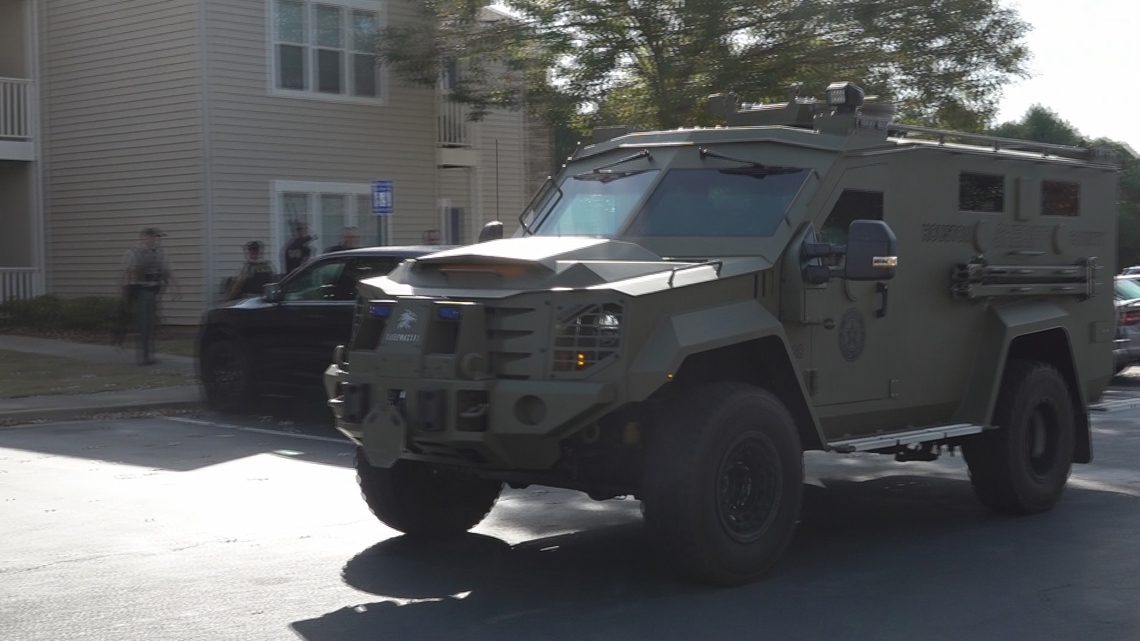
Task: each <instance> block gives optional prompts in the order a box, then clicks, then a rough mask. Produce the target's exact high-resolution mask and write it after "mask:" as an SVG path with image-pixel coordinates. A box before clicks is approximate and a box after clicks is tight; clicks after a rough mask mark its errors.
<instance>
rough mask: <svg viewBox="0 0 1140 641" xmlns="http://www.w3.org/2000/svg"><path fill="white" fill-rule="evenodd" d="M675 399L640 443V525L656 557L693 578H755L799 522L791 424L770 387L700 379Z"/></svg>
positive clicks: (797, 459) (798, 454)
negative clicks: (642, 465) (642, 471)
mask: <svg viewBox="0 0 1140 641" xmlns="http://www.w3.org/2000/svg"><path fill="white" fill-rule="evenodd" d="M678 400H679V402H677V403H675V404H674V406H673V407H672V408H671V411H670V412H668V413H666V414H664V415H663V418H662V420H661V422H660V423H659V424H658V426H657V427H656V428H655V429H654V431H653V433H652V434H651V436H650V439H651V440H650V442H649V443H648V449H647V452H646V462H645V478H644V483H643V506H644V515H645V526H646V529H647V530H648V532H649V536H650V538H651V540H652V542H653V544H654V546H655V547H656V548H657V550H658V552H659V553H660V554H661V555H662V558H663V560H664V561H665V562H666V563H668V564H670V565H673V566H674V567H675V568H676V569H677V570H679V571H680V572H681V573H682V574H683V575H686V576H688V577H689V578H691V579H694V580H696V581H699V582H702V583H709V584H714V585H740V584H743V583H748V582H750V581H754V580H756V579H758V578H759V577H760V576H762V575H763V574H764V573H765V572H767V571H768V570H769V569H770V568H771V567H772V565H773V564H775V562H776V561H777V560H778V559H779V558H780V555H781V554H782V553H783V552H784V549H785V548H787V546H788V544H789V543H790V542H791V540H792V535H793V534H794V533H795V529H796V524H797V522H798V521H799V517H800V506H801V503H802V502H803V475H804V468H803V448H802V446H801V444H800V437H799V433H798V432H797V430H796V425H795V421H794V420H793V419H792V416H791V414H789V413H788V410H787V408H785V407H784V404H783V403H781V402H780V400H779V399H777V398H776V397H775V396H774V395H773V394H771V393H770V392H767V391H765V390H762V389H758V388H756V387H752V386H750V385H743V384H737V383H718V384H713V385H708V386H704V387H701V388H698V389H695V390H693V391H692V392H691V393H689V394H686V395H685V396H684V397H683V398H681V399H678ZM756 488H760V490H759V491H757V490H756Z"/></svg>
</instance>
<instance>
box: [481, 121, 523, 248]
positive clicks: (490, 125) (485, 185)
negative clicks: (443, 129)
mask: <svg viewBox="0 0 1140 641" xmlns="http://www.w3.org/2000/svg"><path fill="white" fill-rule="evenodd" d="M525 125H526V122H525V115H524V114H523V112H521V111H498V110H497V111H492V112H491V113H489V114H487V116H486V117H485V118H484V119H483V120H482V121H481V122H479V123H478V126H477V130H476V141H477V142H476V144H477V148H478V152H479V169H480V172H481V174H482V178H481V180H480V191H481V192H482V193H481V198H480V209H481V211H482V217H481V220H480V221H477V223H476V229H478V228H479V227H482V225H483V223H485V222H487V221H490V220H495V214H496V195H495V194H496V178H495V140H496V139H497V140H498V141H499V153H498V156H499V160H498V180H497V183H498V187H497V190H498V212H499V217H500V219H501V220H502V221H503V225H504V227H505V231H506V234H507V235H508V236H509V235H511V234H513V233H514V231H515V229H516V228H517V227H518V215H519V212H521V211H522V208H523V207H524V206H525V205H526V203H527V201H528V200H529V199H530V194H529V191H530V189H529V185H528V180H527V175H526V172H527V147H526V142H527V141H526V135H525V130H526V126H525Z"/></svg>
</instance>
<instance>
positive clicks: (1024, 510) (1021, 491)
mask: <svg viewBox="0 0 1140 641" xmlns="http://www.w3.org/2000/svg"><path fill="white" fill-rule="evenodd" d="M1073 405H1074V403H1073V397H1072V393H1071V392H1070V390H1069V386H1068V385H1067V384H1066V383H1065V379H1064V378H1063V377H1062V376H1061V373H1060V372H1058V371H1057V370H1056V369H1055V368H1054V367H1053V366H1052V365H1048V364H1046V363H1040V362H1036V361H1011V362H1010V363H1009V364H1008V365H1007V366H1006V373H1005V376H1004V378H1003V380H1002V388H1001V392H1000V394H999V396H998V403H997V408H996V410H995V411H994V423H995V424H996V425H998V429H995V430H991V431H987V432H983V433H982V434H978V435H977V436H974V437H971V438H970V439H969V440H967V441H966V442H965V443H964V444H963V447H962V453H963V455H964V456H965V459H966V464H967V465H968V466H969V468H970V482H971V483H972V484H973V486H974V493H975V494H977V496H978V499H979V500H981V502H982V503H984V504H985V505H986V506H987V507H989V508H990V509H993V510H995V511H997V512H1003V513H1011V514H1030V513H1034V512H1043V511H1045V510H1048V509H1049V508H1051V507H1053V506H1054V505H1055V504H1056V503H1057V501H1058V500H1060V498H1061V494H1062V492H1064V490H1065V484H1066V482H1067V481H1068V479H1069V470H1070V469H1071V468H1072V462H1073V448H1074V441H1075V422H1076V421H1075V418H1076V417H1075V414H1074V409H1073Z"/></svg>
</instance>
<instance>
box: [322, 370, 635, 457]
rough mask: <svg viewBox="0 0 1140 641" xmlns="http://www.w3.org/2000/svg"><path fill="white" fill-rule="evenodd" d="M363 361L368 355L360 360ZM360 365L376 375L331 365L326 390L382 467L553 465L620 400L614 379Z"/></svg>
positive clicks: (343, 422)
mask: <svg viewBox="0 0 1140 641" xmlns="http://www.w3.org/2000/svg"><path fill="white" fill-rule="evenodd" d="M354 358H357V355H356V354H354ZM360 360H367V358H365V359H358V360H357V361H356V363H359V362H360ZM353 369H357V365H354V368H353ZM359 369H361V370H362V371H366V372H368V373H367V374H361V373H353V372H350V371H346V369H345V368H343V367H342V366H341V365H340V364H333V365H331V366H329V368H328V369H327V370H326V371H325V380H324V385H325V391H326V393H327V395H328V398H329V406H330V407H331V409H332V411H333V414H334V415H335V416H336V426H337V429H338V430H340V431H341V432H342V433H343V434H345V436H347V437H348V438H350V439H352V440H353V441H354V442H355V443H357V444H358V445H360V446H361V447H362V448H363V449H364V451H365V453H366V454H367V456H368V459H369V461H370V462H371V463H372V464H373V465H376V466H380V467H389V466H391V465H392V464H394V463H395V462H396V460H398V459H400V458H409V459H418V460H428V461H434V462H439V463H448V464H453V465H463V466H471V467H483V468H488V469H504V470H519V469H525V470H544V469H549V468H550V467H551V466H552V465H554V463H555V462H556V461H557V460H558V458H559V457H560V456H561V440H562V439H563V438H564V437H565V436H566V435H568V434H571V433H573V432H575V431H576V430H578V429H580V428H582V427H584V426H586V425H587V424H589V423H590V422H592V421H594V420H596V419H597V418H599V417H600V416H602V415H604V414H605V413H606V412H608V411H609V410H610V409H612V407H613V406H614V405H615V392H614V388H613V385H611V384H607V383H594V382H585V381H534V380H499V379H491V380H483V381H465V380H464V381H459V380H435V379H415V380H408V379H400V378H393V377H384V376H378V375H376V374H377V370H376V369H375V368H373V367H367V368H365V367H360V368H359Z"/></svg>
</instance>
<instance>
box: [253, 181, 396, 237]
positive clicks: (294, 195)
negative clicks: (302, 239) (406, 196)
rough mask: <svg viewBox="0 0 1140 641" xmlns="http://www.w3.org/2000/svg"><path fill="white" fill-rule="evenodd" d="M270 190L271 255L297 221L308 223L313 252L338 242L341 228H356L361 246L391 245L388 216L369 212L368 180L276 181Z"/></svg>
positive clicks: (369, 193) (369, 190)
mask: <svg viewBox="0 0 1140 641" xmlns="http://www.w3.org/2000/svg"><path fill="white" fill-rule="evenodd" d="M273 191H274V194H275V197H276V201H277V202H276V208H277V210H276V216H275V217H274V225H273V226H274V228H275V232H274V237H275V240H276V244H275V248H274V252H275V255H277V254H280V252H281V251H282V250H283V249H284V247H285V245H287V244H288V243H289V241H290V239H291V238H292V236H293V227H294V225H295V224H296V223H298V222H304V223H306V224H308V226H309V233H310V234H315V235H316V236H317V239H316V240H315V241H313V243H312V247H313V253H314V255H319V254H322V253H324V250H325V249H327V248H329V247H332V246H333V245H337V244H339V243H340V236H341V232H342V231H343V230H344V228H345V227H356V228H357V230H358V231H359V234H360V246H361V247H375V246H378V245H389V244H391V236H390V220H391V218H392V217H391V216H376V215H373V213H372V196H371V185H369V184H368V183H359V184H358V183H308V182H293V181H277V182H275V183H274V185H273Z"/></svg>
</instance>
